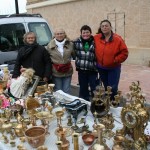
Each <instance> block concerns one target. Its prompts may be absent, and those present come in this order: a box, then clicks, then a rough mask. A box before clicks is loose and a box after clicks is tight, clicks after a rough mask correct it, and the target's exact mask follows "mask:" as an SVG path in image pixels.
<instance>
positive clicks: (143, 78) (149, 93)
mask: <svg viewBox="0 0 150 150" xmlns="http://www.w3.org/2000/svg"><path fill="white" fill-rule="evenodd" d="M72 64H73V66H74V62H72ZM136 81H140V85H141V86H140V87H141V89H142V91H143V93H145V94H146V101H147V103H150V67H146V66H137V65H126V64H123V65H122V72H121V78H120V83H119V90H121V91H122V94H123V96H124V97H125V95H126V93H127V92H129V86H130V85H131V83H132V82H136ZM77 83H78V74H77V71H75V66H74V74H73V77H72V85H75V87H76V85H77ZM75 87H74V86H73V88H75ZM76 92H78V91H76ZM76 94H77V93H76Z"/></svg>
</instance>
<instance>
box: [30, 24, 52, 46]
mask: <svg viewBox="0 0 150 150" xmlns="http://www.w3.org/2000/svg"><path fill="white" fill-rule="evenodd" d="M28 28H29V31H32V32H34V33H35V34H36V36H37V42H38V43H39V44H40V45H43V46H46V45H47V44H48V43H49V41H50V40H51V39H52V33H51V31H50V29H49V27H48V25H47V23H43V22H38V23H37V22H36V23H35V22H32V23H29V24H28Z"/></svg>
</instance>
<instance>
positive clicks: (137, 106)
mask: <svg viewBox="0 0 150 150" xmlns="http://www.w3.org/2000/svg"><path fill="white" fill-rule="evenodd" d="M135 87H136V88H135ZM131 89H134V90H132V91H131V94H132V95H131V99H132V100H131V103H130V104H127V105H126V106H125V107H123V108H122V111H121V120H122V123H123V129H121V130H122V133H123V135H124V136H125V137H127V136H129V137H131V139H132V141H133V143H134V144H133V145H134V147H138V148H137V149H139V150H140V149H142V148H145V147H146V138H145V137H146V135H144V130H145V128H146V126H147V123H148V120H149V113H148V111H147V109H146V107H145V106H144V99H145V98H144V97H143V96H142V94H141V93H140V92H141V91H140V88H139V83H138V84H135V83H134V84H133V85H132V88H131ZM135 89H136V90H135ZM137 91H138V92H137ZM127 140H128V139H127ZM141 141H144V142H141ZM140 143H142V145H140ZM143 143H144V144H143Z"/></svg>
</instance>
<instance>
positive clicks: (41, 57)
mask: <svg viewBox="0 0 150 150" xmlns="http://www.w3.org/2000/svg"><path fill="white" fill-rule="evenodd" d="M24 43H25V45H24V47H22V48H21V49H20V50H19V52H18V56H17V60H16V64H15V68H14V72H13V76H12V78H17V77H18V76H20V74H21V72H22V71H24V70H25V69H26V68H32V69H34V70H35V75H37V76H39V77H41V78H42V79H43V80H44V81H45V82H48V80H49V79H50V76H51V72H52V71H51V70H52V66H51V60H50V56H49V54H48V52H47V50H46V49H45V48H44V47H43V46H41V45H39V44H38V43H37V41H36V35H35V34H34V33H33V32H28V33H26V34H25V35H24Z"/></svg>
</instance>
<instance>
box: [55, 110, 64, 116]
mask: <svg viewBox="0 0 150 150" xmlns="http://www.w3.org/2000/svg"><path fill="white" fill-rule="evenodd" d="M63 115H64V112H63V111H61V110H60V111H56V116H57V117H62V116H63Z"/></svg>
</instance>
